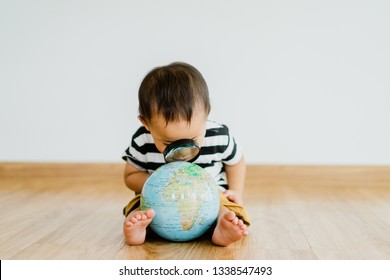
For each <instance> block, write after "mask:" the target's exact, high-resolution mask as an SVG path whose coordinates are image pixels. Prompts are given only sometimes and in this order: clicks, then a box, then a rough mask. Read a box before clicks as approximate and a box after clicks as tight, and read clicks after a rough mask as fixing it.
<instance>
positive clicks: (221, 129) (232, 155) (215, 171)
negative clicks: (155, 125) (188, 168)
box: [122, 121, 242, 188]
mask: <svg viewBox="0 0 390 280" xmlns="http://www.w3.org/2000/svg"><path fill="white" fill-rule="evenodd" d="M241 157H242V152H241V149H240V148H239V146H238V145H237V143H236V141H235V140H234V138H233V136H232V135H231V134H230V132H229V128H228V127H227V126H226V125H223V124H218V123H216V122H212V121H207V124H206V135H205V139H204V143H203V145H202V147H201V149H200V155H199V157H198V158H197V159H196V160H195V161H194V163H195V164H197V165H199V166H200V167H202V168H204V169H205V170H206V171H207V172H208V173H209V174H211V175H212V176H213V177H214V179H215V181H216V182H217V183H218V185H220V186H222V187H225V188H227V179H226V174H225V169H224V164H227V165H234V164H236V163H238V162H239V161H240V159H241ZM122 159H123V160H125V161H127V162H128V163H130V164H131V165H133V166H134V167H136V168H138V169H140V170H143V171H147V172H149V173H152V172H153V171H154V170H156V169H157V168H158V167H160V166H161V165H163V164H165V163H166V162H165V160H164V155H163V154H162V153H160V152H159V151H158V150H157V148H156V146H155V144H154V141H153V137H152V135H151V134H150V132H149V131H147V130H146V128H145V127H144V126H141V127H140V128H139V129H138V130H137V131H136V132H135V134H134V135H133V137H132V140H131V144H130V146H129V147H128V148H127V149H126V151H125V153H124V155H123V157H122Z"/></svg>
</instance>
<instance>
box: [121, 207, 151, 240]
mask: <svg viewBox="0 0 390 280" xmlns="http://www.w3.org/2000/svg"><path fill="white" fill-rule="evenodd" d="M154 215H155V213H154V210H153V209H151V208H150V209H148V210H145V211H141V210H140V209H139V208H137V209H135V210H134V211H133V212H131V213H130V214H129V215H128V216H127V217H126V219H125V221H124V223H123V233H124V235H125V239H126V242H127V244H129V245H140V244H142V243H144V241H145V237H146V227H147V226H148V225H149V224H150V223H151V222H152V219H153V217H154Z"/></svg>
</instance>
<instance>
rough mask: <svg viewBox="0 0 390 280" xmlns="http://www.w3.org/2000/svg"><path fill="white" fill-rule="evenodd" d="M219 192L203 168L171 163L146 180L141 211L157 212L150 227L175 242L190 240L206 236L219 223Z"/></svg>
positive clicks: (194, 165) (190, 164)
mask: <svg viewBox="0 0 390 280" xmlns="http://www.w3.org/2000/svg"><path fill="white" fill-rule="evenodd" d="M219 203H220V202H219V190H218V186H217V184H216V182H215V180H214V179H213V178H212V177H211V175H210V174H208V173H207V171H205V170H204V169H203V168H201V167H200V166H198V165H196V164H193V163H188V162H171V163H167V164H165V165H163V166H161V167H160V168H158V169H157V170H155V171H154V172H153V173H152V174H151V175H150V176H149V178H148V179H147V180H146V182H145V184H144V186H143V189H142V195H141V209H143V210H145V209H148V208H153V209H154V211H155V212H156V215H155V217H154V218H153V220H152V222H151V224H150V227H151V229H152V230H153V231H154V232H155V233H156V234H158V235H159V236H161V237H163V238H165V239H167V240H171V241H188V240H193V239H195V238H198V237H199V236H201V235H202V234H204V233H205V232H206V231H207V230H208V229H209V228H210V227H211V226H212V225H213V223H214V222H215V221H216V218H217V215H218V211H219Z"/></svg>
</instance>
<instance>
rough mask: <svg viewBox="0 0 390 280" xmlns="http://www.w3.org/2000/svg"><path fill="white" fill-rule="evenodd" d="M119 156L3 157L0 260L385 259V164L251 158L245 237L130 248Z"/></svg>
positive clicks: (388, 175) (388, 176) (389, 181)
mask: <svg viewBox="0 0 390 280" xmlns="http://www.w3.org/2000/svg"><path fill="white" fill-rule="evenodd" d="M122 171H123V166H122V165H121V164H32V163H29V164H23V163H0V209H1V210H0V259H3V260H4V259H62V260H68V259H76V260H79V259H104V260H109V259H271V260H274V259H284V260H291V259H305V260H308V259H338V260H339V259H354V260H356V259H375V260H377V259H390V167H326V166H314V167H313V166H311V167H309V166H248V174H247V184H246V195H245V203H246V208H247V209H248V211H249V212H250V214H251V218H252V222H253V225H252V226H251V228H250V235H249V236H248V237H247V238H245V239H244V240H242V241H239V242H237V243H235V244H233V245H231V246H229V247H227V248H221V247H217V246H214V245H212V243H211V242H210V241H209V238H208V237H207V236H205V237H202V238H200V239H199V240H196V241H193V242H186V243H173V242H167V241H164V240H162V239H159V238H157V237H152V238H149V239H148V240H147V242H145V244H143V245H141V246H135V247H130V246H127V245H126V244H125V242H124V240H123V236H122V222H123V216H122V213H121V211H122V207H123V206H124V205H125V204H126V203H127V202H128V201H129V200H130V198H131V197H132V193H131V192H130V191H129V190H127V189H126V187H125V186H124V183H123V180H122Z"/></svg>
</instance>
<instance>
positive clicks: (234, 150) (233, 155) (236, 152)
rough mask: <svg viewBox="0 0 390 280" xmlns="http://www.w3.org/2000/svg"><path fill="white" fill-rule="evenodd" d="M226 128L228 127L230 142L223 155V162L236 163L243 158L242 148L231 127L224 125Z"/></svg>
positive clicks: (227, 132)
mask: <svg viewBox="0 0 390 280" xmlns="http://www.w3.org/2000/svg"><path fill="white" fill-rule="evenodd" d="M224 128H225V129H226V134H227V136H228V142H227V146H226V149H225V151H224V153H223V156H222V162H223V163H224V164H227V165H235V164H237V163H238V162H239V161H240V160H241V158H242V150H241V147H240V146H239V145H238V144H237V142H236V140H235V138H234V137H233V135H232V134H231V132H230V130H229V128H228V127H227V126H224Z"/></svg>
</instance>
